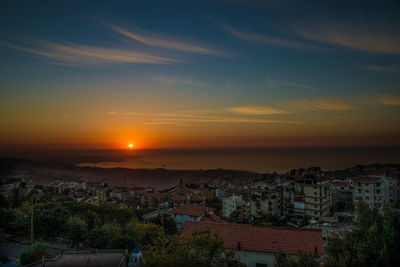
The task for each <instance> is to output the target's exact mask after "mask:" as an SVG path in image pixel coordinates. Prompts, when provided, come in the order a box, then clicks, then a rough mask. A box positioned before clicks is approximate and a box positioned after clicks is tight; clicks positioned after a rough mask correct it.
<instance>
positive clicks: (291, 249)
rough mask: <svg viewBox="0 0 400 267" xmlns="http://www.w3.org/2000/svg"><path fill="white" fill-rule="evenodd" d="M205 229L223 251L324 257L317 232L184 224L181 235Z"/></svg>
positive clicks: (224, 224) (232, 225) (234, 225)
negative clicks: (218, 239)
mask: <svg viewBox="0 0 400 267" xmlns="http://www.w3.org/2000/svg"><path fill="white" fill-rule="evenodd" d="M201 229H209V230H210V231H211V232H214V233H217V234H218V235H219V236H220V237H221V238H222V239H223V240H224V244H225V247H227V248H231V249H238V247H240V249H241V250H246V251H257V252H265V253H278V252H284V253H286V254H290V255H298V254H299V253H300V252H301V251H305V252H311V253H318V255H319V256H324V255H325V251H324V245H323V241H322V232H321V230H299V229H292V228H281V227H264V226H254V225H249V224H228V223H211V222H191V221H187V222H186V224H185V228H184V229H183V232H182V234H190V233H191V232H192V231H193V230H201Z"/></svg>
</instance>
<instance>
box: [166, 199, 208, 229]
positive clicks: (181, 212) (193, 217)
mask: <svg viewBox="0 0 400 267" xmlns="http://www.w3.org/2000/svg"><path fill="white" fill-rule="evenodd" d="M214 210H215V209H214V208H209V207H205V206H201V205H194V204H185V205H183V206H180V207H178V208H176V209H174V210H172V211H171V214H172V218H173V219H174V221H175V224H176V228H177V230H178V232H179V233H180V232H181V231H182V229H183V227H184V226H185V224H186V222H188V221H192V222H199V221H200V220H201V219H202V218H203V217H204V216H206V215H207V214H214Z"/></svg>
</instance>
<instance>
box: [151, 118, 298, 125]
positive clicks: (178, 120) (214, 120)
mask: <svg viewBox="0 0 400 267" xmlns="http://www.w3.org/2000/svg"><path fill="white" fill-rule="evenodd" d="M161 122H167V123H171V124H172V123H278V124H295V123H299V122H298V121H291V120H268V119H253V118H236V117H229V116H204V117H203V118H173V117H172V118H157V119H154V120H153V121H152V122H147V123H145V124H155V123H157V124H160V123H161Z"/></svg>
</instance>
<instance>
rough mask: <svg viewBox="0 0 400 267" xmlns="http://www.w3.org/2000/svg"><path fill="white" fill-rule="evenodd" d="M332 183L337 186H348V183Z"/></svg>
mask: <svg viewBox="0 0 400 267" xmlns="http://www.w3.org/2000/svg"><path fill="white" fill-rule="evenodd" d="M333 183H334V184H335V185H338V186H349V182H340V181H334V182H333Z"/></svg>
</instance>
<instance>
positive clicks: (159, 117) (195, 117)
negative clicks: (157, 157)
mask: <svg viewBox="0 0 400 267" xmlns="http://www.w3.org/2000/svg"><path fill="white" fill-rule="evenodd" d="M220 113H221V111H218V110H217V111H211V110H210V111H208V112H205V111H204V110H197V111H195V110H192V111H190V112H189V113H188V111H178V112H174V113H140V112H114V111H113V112H107V113H106V115H108V116H144V117H149V118H148V119H149V120H150V121H146V122H144V124H170V125H183V124H184V125H185V126H189V125H191V124H194V123H280V124H294V123H299V122H297V121H293V120H272V119H260V118H242V117H232V116H228V115H222V114H221V115H216V114H220ZM241 114H243V113H241ZM275 114H276V113H275ZM249 115H250V114H249ZM251 115H255V114H251ZM257 115H259V114H257ZM264 115H266V114H264Z"/></svg>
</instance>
